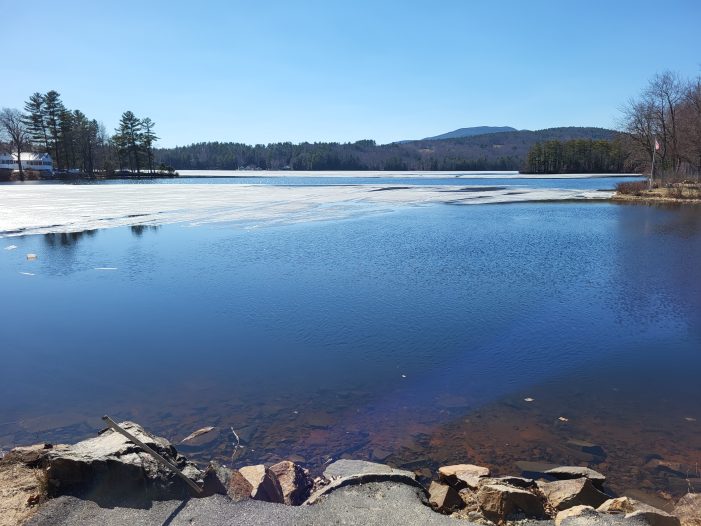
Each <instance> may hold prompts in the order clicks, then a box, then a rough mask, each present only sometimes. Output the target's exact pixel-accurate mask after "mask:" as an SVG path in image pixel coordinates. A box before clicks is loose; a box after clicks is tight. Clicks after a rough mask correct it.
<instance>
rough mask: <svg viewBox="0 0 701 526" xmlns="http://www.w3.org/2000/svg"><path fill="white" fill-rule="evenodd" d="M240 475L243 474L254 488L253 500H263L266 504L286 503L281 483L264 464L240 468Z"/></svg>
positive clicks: (252, 492) (252, 491)
mask: <svg viewBox="0 0 701 526" xmlns="http://www.w3.org/2000/svg"><path fill="white" fill-rule="evenodd" d="M239 473H241V475H243V476H244V478H245V479H246V480H247V481H248V482H249V484H250V485H251V486H252V487H253V489H252V490H251V498H252V499H254V500H262V501H264V502H277V503H280V504H282V503H284V502H285V499H284V497H283V495H282V488H281V487H280V482H278V480H277V477H275V475H274V474H273V473H272V472H271V471H270V470H269V469H267V468H266V467H265V466H264V465H263V464H258V465H257V466H246V467H243V468H240V469H239Z"/></svg>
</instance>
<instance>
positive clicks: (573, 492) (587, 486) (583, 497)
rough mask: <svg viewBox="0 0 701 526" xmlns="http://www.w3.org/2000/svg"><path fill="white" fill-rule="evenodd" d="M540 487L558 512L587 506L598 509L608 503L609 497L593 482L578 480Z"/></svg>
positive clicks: (539, 484) (557, 482) (546, 484)
mask: <svg viewBox="0 0 701 526" xmlns="http://www.w3.org/2000/svg"><path fill="white" fill-rule="evenodd" d="M538 487H539V488H540V490H541V491H542V492H543V495H545V498H546V499H547V500H548V503H549V504H550V505H551V506H552V507H553V508H555V509H557V510H566V509H567V508H571V507H572V506H578V505H585V506H593V507H597V506H600V505H601V504H603V503H604V502H606V500H607V499H608V498H609V497H608V495H606V494H605V493H602V492H601V491H599V490H598V489H597V488H596V487H594V484H593V483H592V481H591V480H589V479H587V478H584V477H582V478H578V479H572V480H556V481H554V482H539V483H538Z"/></svg>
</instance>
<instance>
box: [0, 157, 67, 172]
mask: <svg viewBox="0 0 701 526" xmlns="http://www.w3.org/2000/svg"><path fill="white" fill-rule="evenodd" d="M20 160H21V161H22V170H25V171H27V172H40V173H41V174H43V175H51V174H53V171H54V168H53V160H52V159H51V156H50V155H49V154H48V153H28V152H22V155H21V156H20ZM0 170H12V171H13V172H18V171H19V164H18V163H17V154H16V153H12V154H10V153H2V154H0Z"/></svg>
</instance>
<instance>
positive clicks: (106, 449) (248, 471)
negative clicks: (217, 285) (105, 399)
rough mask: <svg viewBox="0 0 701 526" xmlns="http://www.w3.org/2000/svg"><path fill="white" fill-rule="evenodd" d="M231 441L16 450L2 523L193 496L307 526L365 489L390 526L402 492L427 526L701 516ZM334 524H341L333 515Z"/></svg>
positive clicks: (111, 439)
mask: <svg viewBox="0 0 701 526" xmlns="http://www.w3.org/2000/svg"><path fill="white" fill-rule="evenodd" d="M105 418H107V417H105ZM216 429H217V428H215V427H206V428H202V429H198V430H196V431H194V432H193V433H191V434H190V435H189V436H188V437H186V438H184V439H183V440H182V441H181V442H180V443H179V444H178V447H180V448H183V449H187V446H190V445H196V444H198V443H202V442H206V441H207V440H208V438H207V435H208V434H209V433H211V432H213V431H215V430H216ZM231 439H232V441H233V444H234V453H233V455H232V457H231V463H232V464H233V465H236V466H237V467H227V466H225V465H220V464H218V463H215V462H209V463H208V464H207V465H197V464H195V463H193V462H191V461H190V460H188V459H187V458H186V457H185V456H183V455H182V454H181V453H179V452H178V451H177V449H176V447H175V445H174V444H172V443H171V442H170V441H168V440H167V439H165V438H163V437H157V436H154V435H153V434H151V433H149V432H148V431H146V430H145V429H144V428H143V427H141V426H140V425H138V424H136V423H133V422H129V421H126V422H121V423H119V424H114V425H111V426H110V428H108V429H104V430H102V431H101V432H100V433H99V434H98V435H97V436H96V437H93V438H88V439H86V440H83V441H81V442H78V443H76V444H72V445H64V444H60V445H53V444H45V443H40V444H36V445H33V446H27V447H16V448H14V449H13V450H11V451H10V452H8V453H6V454H5V455H4V457H0V481H1V482H2V485H1V490H0V491H1V492H2V497H3V498H2V499H0V526H10V525H12V526H17V525H21V524H32V525H36V526H42V525H47V524H52V525H54V524H68V522H64V521H65V520H69V521H70V520H71V519H70V517H68V518H67V516H66V507H73V508H74V509H77V510H80V509H85V508H86V507H87V508H88V509H90V507H92V506H94V505H95V504H97V505H98V506H99V508H100V509H105V508H120V509H121V510H123V511H122V513H123V512H124V511H126V510H132V511H134V512H135V513H139V511H138V510H142V511H141V513H144V514H146V513H148V512H147V511H145V510H148V509H150V508H151V507H152V506H153V505H154V502H155V501H169V502H172V503H173V506H174V507H176V509H178V510H180V509H181V508H182V507H183V506H186V505H187V504H188V503H189V502H190V501H191V499H194V500H195V501H197V500H199V499H201V498H204V499H207V498H214V499H218V500H216V502H219V503H220V504H221V505H222V506H223V510H221V511H220V512H219V513H223V514H224V516H225V517H227V518H228V519H231V520H236V518H237V517H240V513H241V511H240V510H242V509H244V508H243V507H244V506H246V504H245V502H250V501H258V504H259V506H258V507H257V508H255V509H256V512H255V513H254V517H257V519H258V521H259V522H255V523H256V524H257V523H260V524H265V523H266V521H267V520H268V517H269V516H270V514H271V513H276V514H278V515H277V516H278V517H279V513H283V514H286V513H293V512H292V510H293V508H294V507H297V506H300V508H299V512H295V513H296V514H297V513H301V516H300V515H295V516H296V518H297V520H300V519H302V520H305V519H304V517H305V514H314V513H324V512H326V511H327V507H328V506H329V504H328V503H329V502H330V499H336V500H338V499H340V500H341V502H343V501H344V500H345V501H348V500H350V499H353V495H354V494H355V491H356V490H357V489H359V488H360V487H363V488H365V491H366V492H369V499H367V500H366V501H364V502H361V503H360V505H358V502H357V501H356V504H355V506H352V507H354V508H356V509H354V516H356V517H357V516H358V513H359V510H358V509H357V508H362V509H364V510H365V511H366V512H367V513H369V517H371V518H374V519H378V516H379V517H382V520H379V519H378V520H379V522H378V520H375V522H373V523H380V522H382V523H384V524H403V523H404V521H405V520H406V519H404V518H403V517H399V516H397V514H398V512H397V511H396V509H393V508H396V503H390V502H383V497H382V495H383V494H385V493H386V492H388V491H395V490H397V488H400V489H401V488H403V490H404V491H405V493H407V494H408V497H405V498H404V499H403V500H404V502H403V507H406V508H408V509H409V512H410V515H411V516H413V517H416V516H417V515H423V516H424V522H423V523H431V524H433V523H434V521H433V520H431V519H432V517H433V518H436V519H437V518H438V517H440V515H433V513H434V512H435V513H436V514H441V515H448V516H450V517H451V518H452V519H464V520H467V521H470V522H471V523H477V524H482V525H486V526H489V525H504V524H507V523H513V522H514V521H521V520H524V519H530V520H536V521H539V520H542V521H544V522H543V523H542V524H544V525H546V524H552V520H553V519H554V521H555V524H556V525H560V524H561V523H563V522H564V521H565V520H569V519H571V518H575V517H577V518H580V519H581V520H584V521H585V522H584V523H586V524H595V523H596V524H603V525H604V526H608V525H614V524H615V525H619V526H621V525H622V526H625V525H627V524H630V525H631V526H634V525H640V524H643V525H649V526H698V520H699V516H700V515H699V514H700V512H701V495H699V494H696V493H695V492H694V491H693V489H692V488H691V487H690V488H689V490H688V493H686V494H684V495H682V496H681V498H678V499H677V498H672V497H671V496H670V498H669V499H667V501H666V503H665V504H663V505H662V507H663V508H666V509H661V507H660V501H659V499H652V501H651V502H645V500H646V498H645V497H644V496H642V495H641V494H639V492H635V494H636V498H632V497H630V496H627V495H617V494H614V492H613V491H611V489H610V488H609V486H608V484H607V481H606V476H605V475H604V474H602V473H600V472H598V471H595V470H593V469H591V468H589V467H588V466H558V465H551V464H546V463H542V462H536V461H522V462H519V463H517V466H518V469H519V473H518V474H517V475H511V474H509V475H501V476H499V475H495V474H493V473H492V472H491V470H490V468H489V467H485V466H477V465H473V464H455V465H445V466H441V467H439V468H438V470H437V472H436V473H433V472H431V471H427V470H425V469H417V470H416V471H411V470H407V469H399V468H395V467H392V466H389V465H386V464H378V463H374V462H369V461H365V460H353V459H350V458H340V459H330V460H331V461H330V463H328V464H327V465H325V466H324V467H323V468H322V469H323V471H321V472H320V473H318V474H316V473H315V474H312V473H310V471H309V470H308V469H306V468H305V467H303V466H302V465H300V464H298V463H296V462H294V461H291V460H283V461H281V462H278V463H276V464H273V465H264V464H259V465H241V462H240V461H237V457H238V456H239V455H238V453H240V452H241V451H242V450H243V449H244V447H247V446H244V445H243V444H242V443H241V439H240V438H239V436H238V435H237V434H236V432H235V431H234V430H233V429H231ZM660 462H661V463H662V461H660ZM314 475H316V476H314ZM349 489H350V491H349ZM407 490H409V491H407ZM630 491H633V489H631V490H630ZM332 495H333V497H332ZM66 499H69V500H66ZM222 499H223V500H222ZM639 499H642V500H639ZM178 502H180V504H179V505H178ZM54 503H55V504H54ZM270 504H277V505H278V506H279V505H283V506H285V507H286V508H285V507H284V508H282V509H281V508H278V507H275V506H271V505H270ZM392 504H395V505H394V506H392ZM346 505H348V504H346ZM246 509H247V510H249V512H250V508H246ZM285 509H288V510H290V511H289V512H288V511H284V510H285ZM176 514H177V512H176ZM142 518H143V517H142ZM201 518H204V519H206V517H201ZM310 519H311V518H310V517H307V518H306V521H310ZM278 520H279V519H278ZM429 521H430V522H429ZM325 522H327V523H328V522H333V523H336V521H335V520H329V518H327V519H326V521H325ZM139 523H142V522H141V521H139ZM143 523H146V522H143ZM159 524H160V522H159ZM456 524H459V523H458V522H456ZM536 524H537V523H536Z"/></svg>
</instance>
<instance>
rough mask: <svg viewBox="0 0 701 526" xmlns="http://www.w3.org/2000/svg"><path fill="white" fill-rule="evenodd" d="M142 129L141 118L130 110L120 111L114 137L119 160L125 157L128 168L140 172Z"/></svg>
mask: <svg viewBox="0 0 701 526" xmlns="http://www.w3.org/2000/svg"><path fill="white" fill-rule="evenodd" d="M142 129H143V124H142V122H141V120H140V119H139V118H138V117H137V116H136V115H134V113H132V112H131V111H125V112H124V113H122V118H121V119H120V121H119V128H117V130H116V132H117V133H116V135H115V138H114V139H115V143H116V144H117V148H118V149H119V156H120V160H121V159H123V158H126V159H127V164H128V166H129V169H130V170H131V171H134V170H136V172H137V173H140V172H141V159H140V157H141V148H142V141H143V137H142ZM120 164H121V163H120Z"/></svg>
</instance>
